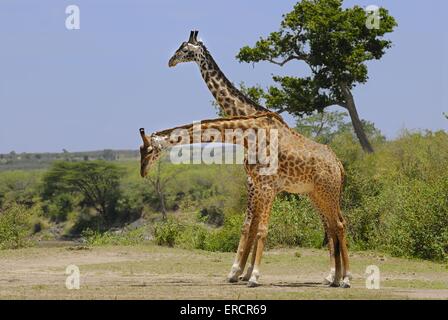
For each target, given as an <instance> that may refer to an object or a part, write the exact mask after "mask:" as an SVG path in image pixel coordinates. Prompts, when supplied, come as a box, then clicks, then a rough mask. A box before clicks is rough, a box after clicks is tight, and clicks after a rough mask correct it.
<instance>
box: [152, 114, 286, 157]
mask: <svg viewBox="0 0 448 320" xmlns="http://www.w3.org/2000/svg"><path fill="white" fill-rule="evenodd" d="M277 117H278V116H275V115H270V114H269V115H266V114H260V115H256V116H250V117H241V118H239V119H225V118H221V119H214V120H205V121H202V122H198V123H193V124H189V125H185V126H181V127H176V128H172V129H167V130H164V131H159V132H156V133H154V134H152V139H153V141H154V140H155V141H154V142H155V143H157V144H158V147H159V148H160V149H164V150H165V149H168V148H171V147H174V146H177V145H182V144H192V143H207V142H218V143H220V142H225V143H230V144H239V143H244V144H246V142H245V141H243V140H245V138H247V137H248V136H247V135H248V132H249V130H253V131H250V132H249V134H255V135H257V134H258V131H259V130H260V129H264V130H266V133H267V132H269V130H270V129H271V128H272V127H275V128H280V127H281V126H283V125H284V123H283V121H282V120H281V118H280V117H278V118H277ZM241 134H242V136H241ZM239 135H240V136H239ZM239 137H243V138H242V139H239Z"/></svg>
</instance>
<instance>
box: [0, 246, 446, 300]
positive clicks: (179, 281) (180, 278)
mask: <svg viewBox="0 0 448 320" xmlns="http://www.w3.org/2000/svg"><path fill="white" fill-rule="evenodd" d="M233 257H234V254H233V253H216V252H208V251H202V250H183V249H178V248H167V247H160V246H156V245H154V244H151V243H149V244H145V245H138V246H104V247H85V246H80V245H76V244H74V243H70V242H66V243H65V242H61V243H56V242H54V243H53V242H52V243H50V244H44V245H42V244H41V245H40V246H38V247H34V248H24V249H18V250H3V251H0V261H1V263H0V298H1V299H448V269H447V266H446V264H440V263H434V262H429V261H419V260H407V259H401V258H393V257H389V256H384V255H379V254H377V253H375V252H371V251H363V252H351V265H352V272H353V280H352V288H350V289H341V288H329V287H326V286H324V285H322V284H320V282H321V280H322V279H323V277H324V276H325V275H326V272H327V271H328V270H327V265H328V262H327V260H328V259H327V252H326V251H325V250H323V249H322V250H321V249H302V248H290V249H274V250H269V251H267V252H266V253H265V255H264V259H263V262H262V269H261V272H262V276H261V283H262V285H261V286H260V287H257V288H247V287H246V286H245V284H244V283H241V282H239V283H237V284H229V283H226V281H225V276H226V274H227V272H228V271H229V268H230V265H231V263H232V261H233ZM70 264H75V265H77V266H78V267H79V269H80V273H81V288H80V289H79V290H68V289H66V287H65V280H66V277H67V275H66V274H65V269H66V267H67V266H68V265H70ZM368 265H377V266H378V267H379V268H380V271H381V288H380V289H379V290H374V289H370V290H369V289H366V288H365V274H364V273H365V269H366V266H368Z"/></svg>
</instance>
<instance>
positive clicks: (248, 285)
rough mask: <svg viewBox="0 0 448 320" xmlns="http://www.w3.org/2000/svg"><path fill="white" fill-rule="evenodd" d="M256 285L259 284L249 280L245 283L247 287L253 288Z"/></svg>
mask: <svg viewBox="0 0 448 320" xmlns="http://www.w3.org/2000/svg"><path fill="white" fill-rule="evenodd" d="M258 286H259V284H258V282H256V281H251V280H249V282H248V283H247V287H248V288H255V287H258Z"/></svg>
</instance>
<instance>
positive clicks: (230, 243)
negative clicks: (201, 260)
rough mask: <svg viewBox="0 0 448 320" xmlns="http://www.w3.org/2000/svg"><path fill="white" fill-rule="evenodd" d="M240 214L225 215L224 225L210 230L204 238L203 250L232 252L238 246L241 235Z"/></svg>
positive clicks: (241, 221) (241, 218)
mask: <svg viewBox="0 0 448 320" xmlns="http://www.w3.org/2000/svg"><path fill="white" fill-rule="evenodd" d="M242 223H243V216H242V215H231V216H228V217H226V219H225V221H224V225H223V226H222V227H221V228H219V229H216V230H213V231H211V232H210V233H209V234H208V237H207V238H206V240H205V250H209V251H222V252H234V251H236V249H237V248H238V243H239V240H240V236H241V226H242Z"/></svg>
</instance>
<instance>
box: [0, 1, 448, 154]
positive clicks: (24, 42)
mask: <svg viewBox="0 0 448 320" xmlns="http://www.w3.org/2000/svg"><path fill="white" fill-rule="evenodd" d="M253 3H254V2H253V1H236V0H230V1H220V2H215V1H205V0H197V1H196V0H195V1H166V0H164V1H162V0H160V1H149V0H148V1H143V0H141V1H138V0H114V1H113V0H108V1H105V0H71V1H64V0H40V1H34V0H2V1H1V2H0V41H1V45H0V153H6V152H10V151H11V150H15V151H16V152H45V151H49V152H58V151H61V150H62V149H63V148H65V149H67V150H69V151H81V150H95V149H104V148H113V149H136V148H137V147H138V145H139V144H140V139H139V135H138V128H139V127H142V126H143V127H145V128H146V130H147V132H151V131H155V130H159V129H164V128H168V127H173V126H176V125H180V124H185V123H190V122H191V121H193V120H200V119H205V118H212V117H215V116H216V113H215V110H214V109H213V107H212V106H211V104H210V101H211V100H212V96H211V94H210V93H209V91H208V89H207V87H206V86H205V84H204V83H203V81H202V78H201V77H200V74H199V71H198V68H197V66H196V65H194V64H192V63H190V64H182V65H179V66H177V67H176V68H168V66H167V63H168V59H169V58H170V56H171V54H172V53H173V52H174V50H175V49H177V48H178V46H179V45H180V43H181V42H182V41H184V40H186V39H187V37H188V33H189V30H190V29H193V28H196V29H198V30H200V33H199V36H200V38H201V39H202V40H203V41H204V42H205V44H206V45H207V47H208V48H209V50H210V51H211V53H212V54H213V56H214V57H215V59H216V60H217V62H218V64H219V65H220V66H221V69H222V70H223V71H224V72H225V73H226V74H227V76H228V77H229V79H230V80H231V81H233V82H235V83H239V82H241V81H244V82H246V84H248V85H252V84H257V83H258V84H260V85H262V86H267V85H269V84H270V83H271V74H296V75H306V74H307V68H306V66H305V65H303V64H300V63H294V64H291V65H290V66H288V67H287V68H283V69H282V68H280V67H278V66H274V65H270V64H268V63H261V64H257V65H255V68H254V67H253V66H252V65H248V64H240V63H238V62H237V60H236V59H235V55H236V54H237V52H238V50H239V48H241V47H242V46H244V45H246V44H253V43H254V42H255V41H256V40H257V39H258V38H259V37H260V36H264V35H267V34H268V33H269V32H270V31H273V30H277V29H278V27H279V23H280V21H281V15H282V14H283V13H286V12H288V11H290V9H291V8H292V6H293V4H294V3H295V1H287V0H282V1H274V0H259V1H257V2H256V5H255V6H254V5H253ZM70 4H76V5H78V6H79V8H80V10H81V29H80V30H74V31H69V30H67V29H66V28H65V19H66V14H65V8H66V6H67V5H70ZM354 4H358V5H361V6H367V5H370V4H375V5H379V6H384V7H386V8H388V9H389V10H390V13H391V14H392V15H393V16H394V17H395V18H396V19H397V21H398V23H399V26H398V28H397V29H396V31H395V32H394V33H393V34H390V35H389V36H388V37H389V38H390V39H392V40H393V42H394V46H393V47H392V48H391V49H390V50H389V51H388V52H387V54H386V55H385V56H384V57H383V59H382V60H381V61H374V62H371V63H369V75H370V80H369V82H368V83H367V84H366V85H362V86H359V87H358V88H357V89H356V90H355V99H356V102H357V105H358V109H359V113H360V115H361V117H362V118H365V119H368V120H370V121H373V122H375V124H376V125H377V126H378V127H379V128H380V129H381V130H382V131H383V132H384V133H385V134H386V136H387V137H389V138H392V137H394V136H396V135H397V134H399V132H400V130H402V129H403V128H409V129H432V130H437V129H445V130H446V129H448V121H447V120H445V119H444V118H443V116H442V112H443V111H445V112H448V94H447V92H446V90H447V88H448V58H447V57H448V39H447V38H448V32H447V27H446V22H445V21H446V15H447V12H448V2H447V1H442V0H439V1H437V0H433V1H415V0H394V1H379V0H368V1H363V0H357V1H352V0H350V1H348V0H346V1H345V2H344V5H345V6H352V5H354ZM288 119H289V122H290V123H292V122H293V121H292V118H290V117H289V118H288Z"/></svg>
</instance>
